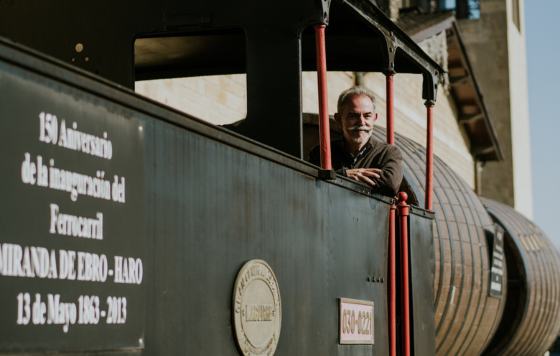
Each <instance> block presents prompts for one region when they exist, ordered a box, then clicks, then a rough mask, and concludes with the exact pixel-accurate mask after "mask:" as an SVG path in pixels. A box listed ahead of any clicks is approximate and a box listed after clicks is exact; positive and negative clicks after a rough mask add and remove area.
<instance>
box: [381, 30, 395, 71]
mask: <svg viewBox="0 0 560 356" xmlns="http://www.w3.org/2000/svg"><path fill="white" fill-rule="evenodd" d="M384 37H385V43H386V44H387V69H386V72H385V74H393V73H395V54H396V53H397V47H398V43H397V38H396V36H395V34H394V33H393V32H390V33H387V34H385V36H384Z"/></svg>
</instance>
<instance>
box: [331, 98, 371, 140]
mask: <svg viewBox="0 0 560 356" xmlns="http://www.w3.org/2000/svg"><path fill="white" fill-rule="evenodd" d="M341 111H342V112H340V113H338V117H337V119H338V120H339V122H340V126H341V128H342V134H343V135H344V139H345V140H346V142H348V143H351V144H355V145H359V147H360V148H361V147H363V146H364V145H365V144H366V143H367V142H368V140H369V138H370V137H371V134H372V132H373V124H374V123H375V120H377V114H376V113H375V112H374V109H373V102H372V101H371V99H370V98H369V97H367V96H366V95H354V96H351V97H350V98H348V99H347V100H346V103H345V104H344V106H343V107H342V110H341Z"/></svg>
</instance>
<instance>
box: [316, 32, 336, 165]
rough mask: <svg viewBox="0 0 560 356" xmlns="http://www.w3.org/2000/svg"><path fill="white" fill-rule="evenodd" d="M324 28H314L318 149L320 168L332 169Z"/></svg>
mask: <svg viewBox="0 0 560 356" xmlns="http://www.w3.org/2000/svg"><path fill="white" fill-rule="evenodd" d="M325 27H326V25H323V24H321V25H317V26H315V50H316V53H317V86H318V94H319V148H320V152H321V168H323V169H328V170H331V169H332V163H331V132H330V127H329V126H330V125H329V109H328V96H327V56H326V49H325Z"/></svg>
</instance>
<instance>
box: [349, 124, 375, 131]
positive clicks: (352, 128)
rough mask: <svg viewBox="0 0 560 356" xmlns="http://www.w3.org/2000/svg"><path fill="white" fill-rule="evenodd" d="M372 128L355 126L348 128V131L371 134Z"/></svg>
mask: <svg viewBox="0 0 560 356" xmlns="http://www.w3.org/2000/svg"><path fill="white" fill-rule="evenodd" d="M371 130H372V129H371V127H367V126H361V125H355V126H350V127H349V128H348V131H364V132H371Z"/></svg>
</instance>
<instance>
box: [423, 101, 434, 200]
mask: <svg viewBox="0 0 560 356" xmlns="http://www.w3.org/2000/svg"><path fill="white" fill-rule="evenodd" d="M434 104H435V103H434V101H433V100H426V103H425V105H426V116H427V119H428V122H427V130H426V197H425V208H426V209H427V210H432V196H433V189H434V186H433V178H434V122H433V116H434V113H433V110H434Z"/></svg>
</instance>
